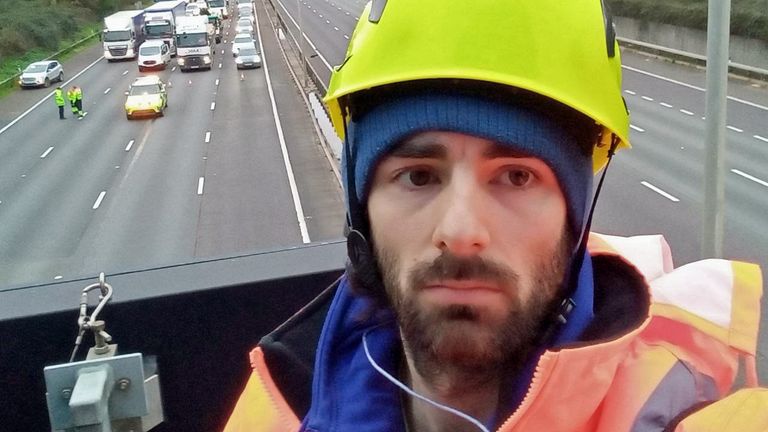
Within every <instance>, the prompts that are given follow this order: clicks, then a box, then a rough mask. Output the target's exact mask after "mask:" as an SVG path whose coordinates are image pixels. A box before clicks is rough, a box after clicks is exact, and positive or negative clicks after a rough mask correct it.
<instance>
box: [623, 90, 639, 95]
mask: <svg viewBox="0 0 768 432" xmlns="http://www.w3.org/2000/svg"><path fill="white" fill-rule="evenodd" d="M624 93H626V94H631V95H632V96H634V95H636V94H637V93H635V92H633V91H632V90H624Z"/></svg>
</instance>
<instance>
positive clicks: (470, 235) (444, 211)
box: [432, 176, 490, 256]
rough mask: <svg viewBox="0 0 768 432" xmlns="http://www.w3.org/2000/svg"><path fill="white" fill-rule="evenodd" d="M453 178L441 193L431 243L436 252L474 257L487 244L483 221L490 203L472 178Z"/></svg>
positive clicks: (486, 230) (487, 239) (488, 237)
mask: <svg viewBox="0 0 768 432" xmlns="http://www.w3.org/2000/svg"><path fill="white" fill-rule="evenodd" d="M456 177H459V176H456ZM456 177H454V179H452V181H451V183H450V184H449V185H448V186H447V187H446V188H444V189H443V191H442V192H441V193H442V195H443V196H442V197H441V206H440V207H439V210H438V214H437V225H436V226H435V230H434V232H433V235H432V241H433V244H434V245H435V247H437V248H438V249H440V250H445V251H449V252H451V253H453V254H454V255H457V256H472V255H477V254H478V253H480V252H481V251H483V250H484V249H485V248H486V247H487V246H488V243H489V241H490V232H489V231H488V225H487V222H486V221H487V217H488V214H487V205H488V204H489V203H486V202H484V201H485V195H484V192H483V190H482V188H480V187H479V185H478V184H477V182H476V180H475V179H474V178H472V179H470V178H467V177H470V176H467V177H464V178H456Z"/></svg>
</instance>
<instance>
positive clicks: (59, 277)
mask: <svg viewBox="0 0 768 432" xmlns="http://www.w3.org/2000/svg"><path fill="white" fill-rule="evenodd" d="M63 277H64V276H62V275H56V276H54V277H53V280H59V279H62V278H63Z"/></svg>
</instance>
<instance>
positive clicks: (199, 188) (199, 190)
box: [197, 177, 205, 195]
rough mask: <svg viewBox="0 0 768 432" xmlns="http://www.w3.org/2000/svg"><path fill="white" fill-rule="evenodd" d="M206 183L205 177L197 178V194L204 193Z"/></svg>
mask: <svg viewBox="0 0 768 432" xmlns="http://www.w3.org/2000/svg"><path fill="white" fill-rule="evenodd" d="M204 184H205V177H200V178H199V179H198V180H197V194H198V195H202V194H203V185H204Z"/></svg>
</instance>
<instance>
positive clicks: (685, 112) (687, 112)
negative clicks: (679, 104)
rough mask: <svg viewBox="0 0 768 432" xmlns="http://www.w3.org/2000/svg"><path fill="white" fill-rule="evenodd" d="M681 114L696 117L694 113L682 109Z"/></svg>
mask: <svg viewBox="0 0 768 432" xmlns="http://www.w3.org/2000/svg"><path fill="white" fill-rule="evenodd" d="M680 112H681V113H683V114H685V115H689V116H692V115H694V114H693V113H692V112H690V111H688V110H687V109H680Z"/></svg>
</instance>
